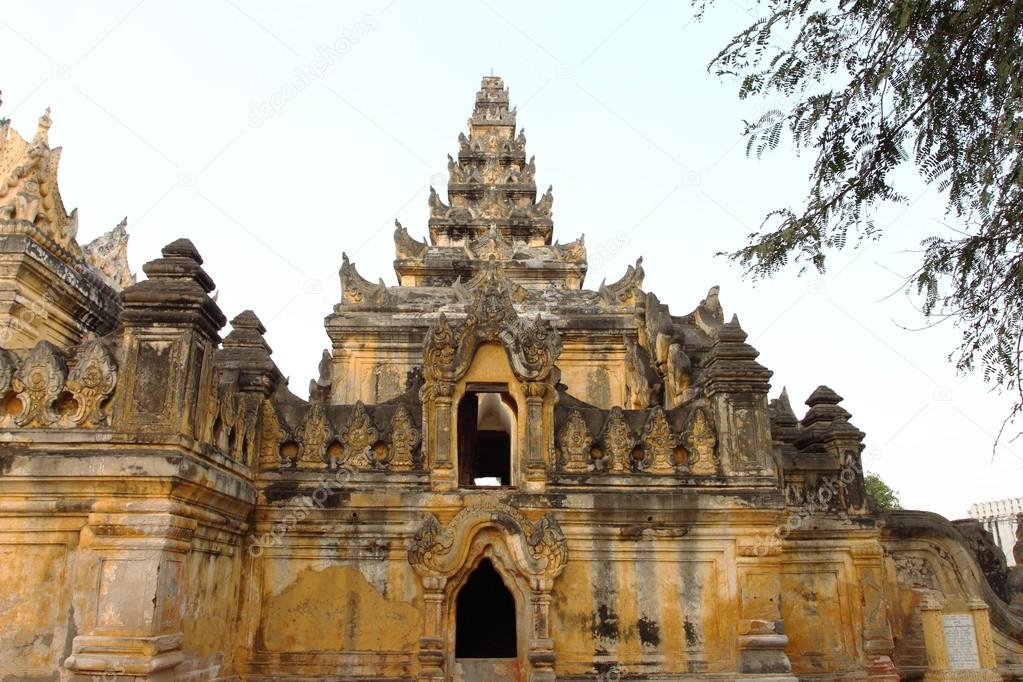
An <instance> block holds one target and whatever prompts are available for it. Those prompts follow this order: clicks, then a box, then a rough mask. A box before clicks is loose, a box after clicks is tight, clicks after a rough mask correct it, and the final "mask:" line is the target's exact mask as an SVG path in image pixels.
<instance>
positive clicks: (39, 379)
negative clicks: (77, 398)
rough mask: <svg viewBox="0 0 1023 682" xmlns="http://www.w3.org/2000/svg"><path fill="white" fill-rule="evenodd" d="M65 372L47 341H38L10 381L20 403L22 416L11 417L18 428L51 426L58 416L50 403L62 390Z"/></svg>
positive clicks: (60, 356) (59, 356) (62, 364)
mask: <svg viewBox="0 0 1023 682" xmlns="http://www.w3.org/2000/svg"><path fill="white" fill-rule="evenodd" d="M66 377H67V368H66V367H65V365H64V358H63V356H62V355H61V354H60V350H58V349H57V347H56V346H54V345H53V344H52V343H50V342H49V341H40V342H39V343H37V344H36V345H35V347H34V348H33V349H32V350H31V352H29V354H28V355H27V356H26V357H25V359H24V360H23V361H22V363H21V366H20V367H19V368H18V370H17V371H16V372H15V373H14V377H13V379H12V380H11V386H12V388H13V389H14V390H15V391H16V392H17V393H18V397H19V399H20V400H21V412H20V413H19V414H17V415H15V417H14V423H15V424H17V425H18V426H36V425H38V426H50V425H51V424H55V423H56V422H57V420H58V419H59V415H58V414H57V413H56V412H55V411H54V409H53V403H54V402H55V401H56V400H57V398H58V396H60V392H61V391H62V390H64V379H65V378H66Z"/></svg>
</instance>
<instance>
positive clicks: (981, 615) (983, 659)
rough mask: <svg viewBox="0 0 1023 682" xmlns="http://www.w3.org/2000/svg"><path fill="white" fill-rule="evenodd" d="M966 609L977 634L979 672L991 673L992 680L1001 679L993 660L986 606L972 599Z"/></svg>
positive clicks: (980, 600) (996, 663)
mask: <svg viewBox="0 0 1023 682" xmlns="http://www.w3.org/2000/svg"><path fill="white" fill-rule="evenodd" d="M967 608H969V609H970V615H971V616H973V630H974V632H976V633H977V658H978V660H979V661H980V668H981V670H985V671H991V673H992V677H991V679H993V680H998V679H1001V676H1000V675H998V661H997V660H995V645H994V640H993V639H992V637H991V616H990V614H989V613H988V605H987V604H986V603H984V600H983V599H977V598H976V597H974V598H973V599H971V600H970V601H969V604H968V605H967Z"/></svg>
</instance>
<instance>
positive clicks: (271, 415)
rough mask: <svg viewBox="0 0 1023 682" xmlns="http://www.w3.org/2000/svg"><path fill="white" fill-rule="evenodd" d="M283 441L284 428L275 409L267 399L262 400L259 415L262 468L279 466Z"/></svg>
mask: <svg viewBox="0 0 1023 682" xmlns="http://www.w3.org/2000/svg"><path fill="white" fill-rule="evenodd" d="M283 441H284V428H283V426H282V425H281V419H280V417H278V416H277V409H276V408H275V407H274V404H273V403H272V402H271V401H269V400H264V401H263V404H262V406H261V408H260V415H259V446H260V449H259V464H260V466H261V467H262V468H273V467H279V466H280V465H281V464H282V462H281V443H282V442H283Z"/></svg>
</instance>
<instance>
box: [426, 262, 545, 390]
mask: <svg viewBox="0 0 1023 682" xmlns="http://www.w3.org/2000/svg"><path fill="white" fill-rule="evenodd" d="M487 342H499V343H501V344H502V345H503V346H504V349H505V352H506V354H507V356H508V362H509V364H510V365H511V369H512V372H514V374H515V376H516V378H518V379H519V380H520V381H525V382H528V381H545V380H547V378H548V377H549V376H550V374H551V371H552V370H553V369H554V363H555V361H556V360H557V358H558V356H559V355H560V354H561V337H560V335H559V334H558V332H557V330H556V329H555V328H554V327H553V326H552V325H551V323H550V322H549V321H548V320H544V319H542V318H540V317H539V316H537V317H536V318H535V319H534V320H533V321H532V322H531V323H523V322H522V321H521V320H520V319H519V317H518V315H517V313H516V312H515V308H514V306H513V304H512V297H511V292H510V290H509V287H508V286H507V284H506V282H505V281H504V278H502V277H501V276H500V275H499V274H498V272H497V269H496V268H492V269H489V270H487V271H485V278H484V280H483V281H482V282H481V283H480V285H479V287H478V288H477V289H476V291H475V293H474V296H473V300H472V303H470V304H469V306H468V316H467V317H466V319H465V321H464V322H463V323H462V324H461V325H459V326H458V327H457V328H456V327H453V326H452V325H451V323H450V322H448V319H447V317H446V316H445V315H444V314H443V313H442V314H441V315H440V317H439V318H438V320H437V322H436V323H435V324H434V325H432V326H431V327H430V329H429V331H428V332H427V334H426V340H425V342H424V344H423V375H424V378H425V380H426V382H427V384H432V383H436V382H452V381H457V380H458V379H459V378H460V377H461V376H462V375H463V374H465V372H466V371H467V370H468V369H469V365H470V363H471V362H472V359H473V356H474V355H475V353H476V349H477V348H478V347H479V346H480V344H483V343H487ZM424 395H430V391H429V389H427V390H426V392H425V393H424Z"/></svg>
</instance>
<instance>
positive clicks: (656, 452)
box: [641, 406, 678, 474]
mask: <svg viewBox="0 0 1023 682" xmlns="http://www.w3.org/2000/svg"><path fill="white" fill-rule="evenodd" d="M641 440H642V443H643V451H644V453H645V454H646V457H645V460H644V463H645V465H646V467H647V468H648V470H649V471H650V473H652V474H671V473H674V472H675V462H674V460H673V455H674V451H675V448H676V447H677V446H678V437H677V436H676V435H675V434H673V433H672V432H671V426H670V425H669V424H668V418H667V417H666V416H665V414H664V410H663V409H662V408H661V407H660V406H657V407H655V408H654V409H653V410H651V411H650V417H649V418H648V419H647V421H646V426H645V427H644V429H643V436H642V438H641Z"/></svg>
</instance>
